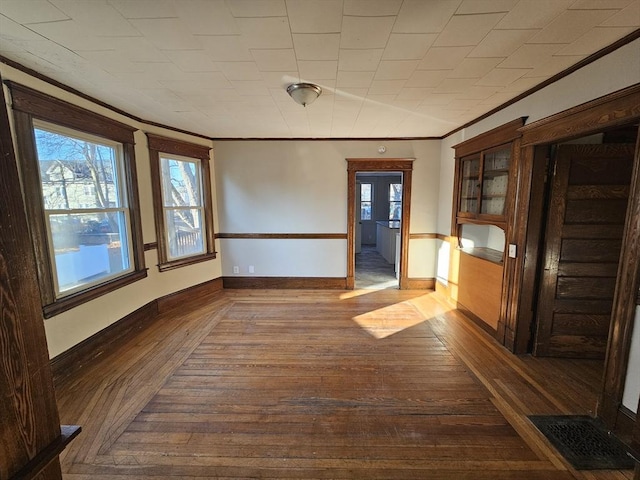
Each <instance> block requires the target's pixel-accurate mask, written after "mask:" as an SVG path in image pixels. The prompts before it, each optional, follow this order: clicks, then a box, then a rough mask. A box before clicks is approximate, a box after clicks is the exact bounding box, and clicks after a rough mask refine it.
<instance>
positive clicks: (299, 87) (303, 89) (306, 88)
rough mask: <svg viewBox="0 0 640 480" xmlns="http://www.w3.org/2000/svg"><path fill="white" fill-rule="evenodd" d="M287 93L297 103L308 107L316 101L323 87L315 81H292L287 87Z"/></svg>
mask: <svg viewBox="0 0 640 480" xmlns="http://www.w3.org/2000/svg"><path fill="white" fill-rule="evenodd" d="M287 93H288V94H289V96H290V97H291V98H293V100H294V101H295V102H296V103H299V104H300V105H302V106H303V107H306V106H307V105H310V104H312V103H313V102H315V100H316V98H318V97H319V96H320V94H321V93H322V89H321V88H320V87H319V86H318V85H314V84H313V83H292V84H291V85H289V86H288V87H287Z"/></svg>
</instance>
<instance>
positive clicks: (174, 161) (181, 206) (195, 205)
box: [160, 155, 206, 260]
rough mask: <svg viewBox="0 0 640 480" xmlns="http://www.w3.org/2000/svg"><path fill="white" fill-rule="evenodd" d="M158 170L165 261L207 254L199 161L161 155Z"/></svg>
mask: <svg viewBox="0 0 640 480" xmlns="http://www.w3.org/2000/svg"><path fill="white" fill-rule="evenodd" d="M160 170H161V176H162V181H161V183H162V199H163V209H164V221H165V232H164V233H165V236H166V240H167V252H166V253H167V257H168V258H169V259H171V260H175V259H178V258H183V257H188V256H192V255H200V254H204V253H206V245H205V242H204V240H203V239H204V238H205V237H204V235H205V222H204V206H203V198H202V175H201V162H200V160H198V159H191V158H189V159H185V158H176V157H167V156H164V155H163V156H161V157H160Z"/></svg>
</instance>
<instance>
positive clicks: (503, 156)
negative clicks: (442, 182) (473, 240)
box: [457, 144, 512, 225]
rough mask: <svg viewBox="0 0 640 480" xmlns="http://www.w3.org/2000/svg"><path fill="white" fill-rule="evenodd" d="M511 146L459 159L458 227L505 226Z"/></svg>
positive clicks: (503, 146) (502, 146)
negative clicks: (482, 224) (468, 223)
mask: <svg viewBox="0 0 640 480" xmlns="http://www.w3.org/2000/svg"><path fill="white" fill-rule="evenodd" d="M511 150H512V145H511V144H507V145H501V146H499V147H496V148H492V149H489V150H486V151H481V152H478V153H475V154H473V155H471V156H468V157H464V158H460V160H459V162H458V164H459V165H458V168H459V170H460V172H459V177H460V182H459V190H458V212H457V223H464V222H465V220H469V219H471V220H473V221H474V223H476V222H480V223H483V222H486V223H489V224H500V225H501V224H504V222H505V205H506V200H507V193H508V191H509V190H508V187H509V168H510V166H511Z"/></svg>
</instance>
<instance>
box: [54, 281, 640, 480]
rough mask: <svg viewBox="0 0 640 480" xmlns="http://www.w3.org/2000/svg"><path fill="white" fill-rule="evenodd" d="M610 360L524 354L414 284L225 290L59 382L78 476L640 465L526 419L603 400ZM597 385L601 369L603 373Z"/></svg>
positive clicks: (606, 474)
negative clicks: (546, 431)
mask: <svg viewBox="0 0 640 480" xmlns="http://www.w3.org/2000/svg"><path fill="white" fill-rule="evenodd" d="M598 375H599V372H598V367H597V363H594V364H593V368H590V367H589V364H586V365H585V366H584V367H583V370H582V371H581V373H580V374H579V375H572V374H571V373H570V369H565V368H564V367H563V366H562V362H559V363H553V364H551V363H549V362H548V361H546V360H543V361H538V359H535V358H531V357H524V358H519V357H515V356H513V355H511V354H510V353H509V352H507V351H506V350H505V349H504V348H502V347H501V346H499V345H498V344H497V343H496V342H495V341H494V340H493V339H492V338H491V337H489V336H488V335H487V334H486V333H485V332H483V331H481V330H480V329H479V328H477V327H476V326H475V325H474V324H473V323H471V322H470V321H469V320H467V319H466V318H465V317H464V316H462V315H461V314H459V313H458V312H456V311H454V310H451V309H450V307H448V306H446V305H445V304H443V303H441V302H440V301H439V299H438V297H437V296H436V294H434V293H429V292H415V291H414V292H411V291H399V290H378V291H373V290H356V291H350V292H343V291H300V290H287V291H263V290H225V291H223V292H221V293H219V294H216V295H215V296H213V297H211V298H208V299H198V300H194V303H193V304H192V305H181V306H180V309H179V310H174V311H170V312H165V313H164V314H162V315H160V316H159V317H158V318H157V321H155V322H153V323H152V324H151V325H150V326H148V327H147V328H145V329H144V330H142V331H140V332H138V333H136V334H135V335H133V336H131V337H130V338H127V339H126V341H124V342H123V343H122V344H121V346H120V348H118V349H117V350H116V351H113V352H111V353H109V354H108V355H105V356H103V357H102V358H100V359H98V360H97V361H95V362H94V363H93V364H91V365H87V366H85V367H83V368H82V369H81V370H80V371H79V372H78V373H77V374H74V375H71V376H69V377H68V378H66V379H65V380H63V381H62V382H61V384H60V385H58V386H57V395H58V400H59V406H60V412H61V417H62V422H63V423H65V424H80V425H82V428H83V431H82V433H81V434H80V436H79V437H78V438H77V439H76V440H75V441H74V442H73V443H72V444H71V446H70V447H69V448H68V450H66V451H65V452H64V454H63V456H62V458H61V460H62V468H63V472H64V473H65V478H69V479H91V480H99V479H105V480H106V479H125V478H135V479H160V478H180V479H185V478H274V479H275V478H277V479H285V478H301V479H302V478H304V479H311V478H332V479H347V478H350V479H351V478H355V479H365V478H366V479H375V478H385V479H404V480H406V479H427V478H428V479H474V480H475V479H492V480H494V479H514V478H520V479H529V480H535V479H541V480H542V479H544V480H560V479H573V478H576V479H601V480H605V479H609V480H614V479H619V480H622V479H631V478H632V472H631V471H599V472H577V471H574V470H572V469H571V468H570V467H569V466H568V464H567V463H566V462H565V461H564V460H563V459H562V458H560V457H559V456H558V454H557V453H556V452H555V451H554V450H553V448H552V447H551V446H550V445H549V444H548V442H547V441H546V440H545V439H544V438H543V437H542V436H541V435H540V434H539V433H538V432H537V430H536V429H535V428H534V427H533V426H532V424H531V423H530V422H529V421H528V420H527V418H526V415H529V414H570V413H575V414H588V413H590V412H591V409H592V407H593V406H594V405H595V400H596V396H597V386H594V385H592V383H594V382H593V378H596V379H597V377H598ZM595 383H596V385H597V381H596V382H595Z"/></svg>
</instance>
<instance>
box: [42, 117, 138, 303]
mask: <svg viewBox="0 0 640 480" xmlns="http://www.w3.org/2000/svg"><path fill="white" fill-rule="evenodd" d="M34 133H35V140H36V151H37V157H38V166H39V173H40V186H41V192H42V201H43V206H44V216H45V223H46V228H47V234H48V238H49V254H50V256H51V264H52V267H53V274H54V283H55V295H56V297H62V296H65V295H68V294H70V293H73V292H76V291H78V290H82V289H84V288H87V287H88V286H92V285H97V284H99V283H102V282H104V281H105V280H107V279H110V278H114V277H117V276H120V275H122V274H124V273H127V272H130V271H132V269H133V267H132V251H131V229H130V227H129V209H128V202H127V199H126V195H125V194H124V192H123V190H122V188H121V177H122V145H121V144H118V143H115V142H113V143H111V142H109V141H105V140H104V139H99V138H97V137H92V136H90V135H86V134H83V133H81V132H77V131H73V130H69V129H63V128H61V127H56V126H53V125H48V124H44V123H41V122H38V123H37V124H35V125H34Z"/></svg>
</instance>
